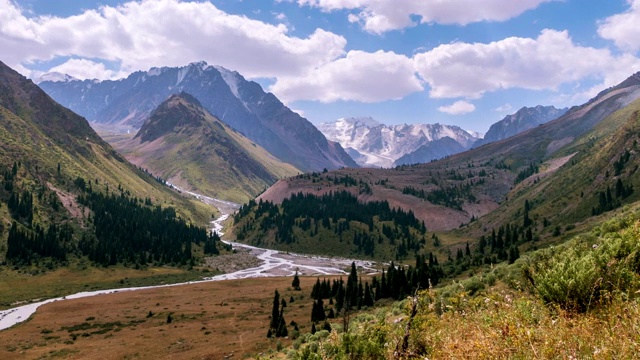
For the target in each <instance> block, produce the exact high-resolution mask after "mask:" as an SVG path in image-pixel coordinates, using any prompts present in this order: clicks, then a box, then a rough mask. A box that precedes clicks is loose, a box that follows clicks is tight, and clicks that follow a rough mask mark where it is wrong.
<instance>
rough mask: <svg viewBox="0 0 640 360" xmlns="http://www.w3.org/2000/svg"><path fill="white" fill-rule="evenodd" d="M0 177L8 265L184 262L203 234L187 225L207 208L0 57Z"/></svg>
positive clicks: (0, 239) (0, 225) (2, 241)
mask: <svg viewBox="0 0 640 360" xmlns="http://www.w3.org/2000/svg"><path fill="white" fill-rule="evenodd" d="M0 184H1V186H0V249H2V251H0V259H1V260H0V261H2V262H4V261H7V262H9V263H11V264H12V265H15V266H22V265H27V266H30V265H33V264H35V265H36V266H38V264H40V266H43V264H45V261H46V262H47V263H49V264H50V265H52V266H53V264H62V265H64V264H66V262H67V261H68V260H69V259H70V258H75V257H80V256H86V257H88V258H89V260H91V261H93V262H96V263H100V264H103V265H105V266H108V265H113V264H116V263H122V262H126V263H129V264H133V263H136V264H138V265H143V264H146V263H147V262H153V261H157V262H158V263H159V264H160V263H162V264H166V263H174V264H176V263H181V264H186V262H187V261H192V260H193V254H192V253H191V244H192V242H195V243H196V244H198V243H199V242H200V244H202V241H205V240H206V239H207V236H208V235H207V231H206V230H205V229H204V228H201V227H196V226H194V225H195V224H199V225H200V226H202V225H206V224H207V223H208V221H209V220H210V216H211V210H210V209H209V208H207V207H205V206H204V204H202V203H201V202H199V201H197V200H195V199H192V198H188V197H184V196H182V195H180V194H178V193H177V192H175V191H173V190H171V189H170V188H168V187H167V186H165V185H163V184H161V183H160V182H159V181H158V180H157V179H155V178H154V177H153V176H151V175H150V174H148V173H146V172H145V171H143V170H141V169H139V168H138V167H136V166H134V165H133V164H131V163H129V162H128V161H127V160H126V159H125V158H124V157H122V156H121V155H120V154H118V153H117V152H116V151H115V150H114V149H113V148H112V147H111V146H110V145H109V144H107V143H106V142H105V141H103V140H102V139H101V138H100V137H99V136H98V135H97V134H96V132H95V131H94V130H93V129H92V128H91V126H90V125H89V123H88V122H87V120H86V119H84V118H82V117H80V116H78V115H77V114H75V113H73V112H72V111H71V110H69V109H66V108H64V107H63V106H61V105H59V104H57V103H56V102H55V101H54V100H52V99H51V98H50V97H49V96H48V95H47V94H46V93H45V92H44V91H42V90H41V89H40V88H39V87H38V86H36V85H35V84H34V83H33V82H32V81H31V80H29V79H27V78H25V77H24V76H22V75H20V74H18V73H17V72H15V71H14V70H12V69H10V68H9V67H7V66H6V65H5V64H3V63H2V62H0ZM161 204H162V205H161ZM167 204H172V207H168V206H167ZM187 222H188V223H187ZM158 231H160V232H162V231H163V233H162V234H157V232H158ZM156 235H157V236H156ZM150 237H153V238H154V239H155V240H154V241H151V239H150ZM147 240H149V241H148V242H146V241H147ZM165 240H166V241H165Z"/></svg>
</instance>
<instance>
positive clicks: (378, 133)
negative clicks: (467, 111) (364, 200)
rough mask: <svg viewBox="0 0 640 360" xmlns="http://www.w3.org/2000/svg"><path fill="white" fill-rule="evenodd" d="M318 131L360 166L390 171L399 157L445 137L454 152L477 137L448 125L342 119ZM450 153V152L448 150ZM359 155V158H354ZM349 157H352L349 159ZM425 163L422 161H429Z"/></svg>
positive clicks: (466, 146) (369, 119) (466, 145)
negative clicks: (453, 145) (452, 143)
mask: <svg viewBox="0 0 640 360" xmlns="http://www.w3.org/2000/svg"><path fill="white" fill-rule="evenodd" d="M318 129H320V131H322V133H323V134H324V135H325V136H326V137H327V138H328V139H329V140H332V141H336V142H338V143H340V145H342V147H344V148H345V149H349V148H350V149H353V150H355V151H356V152H357V153H354V154H353V155H355V157H357V158H358V159H360V160H358V164H359V165H361V166H373V167H391V166H394V162H395V161H396V160H398V159H399V158H400V157H402V156H404V155H407V154H410V153H412V152H414V151H416V150H417V149H418V148H420V147H421V146H423V145H427V144H429V143H430V142H432V141H436V140H439V139H442V138H445V137H448V138H450V139H453V140H455V141H456V142H457V143H458V144H459V145H460V146H459V148H460V149H461V150H459V151H458V152H460V151H462V150H466V149H468V148H469V147H470V146H471V145H472V144H473V143H474V142H475V141H476V140H478V138H477V137H475V136H473V135H471V134H470V133H469V132H467V131H465V130H463V129H461V128H459V127H457V126H451V125H441V124H414V125H407V124H404V125H392V126H389V125H383V124H380V123H379V122H377V121H375V120H374V119H372V118H343V119H339V120H338V121H335V122H331V123H324V124H320V125H319V126H318ZM449 149H450V150H451V149H452V148H451V147H449ZM358 154H359V155H358ZM352 157H353V156H352ZM430 160H431V159H429V160H426V161H430Z"/></svg>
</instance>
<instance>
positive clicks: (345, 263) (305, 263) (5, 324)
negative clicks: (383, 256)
mask: <svg viewBox="0 0 640 360" xmlns="http://www.w3.org/2000/svg"><path fill="white" fill-rule="evenodd" d="M168 185H169V186H171V187H173V188H175V189H176V190H178V191H180V192H183V193H187V194H190V195H192V196H194V197H196V198H197V199H199V200H201V201H203V202H205V203H207V204H209V205H212V206H215V207H217V208H218V210H219V211H220V213H221V214H222V215H221V216H220V217H218V218H217V219H216V220H214V221H212V229H213V230H214V231H217V232H218V234H219V235H220V236H221V237H222V236H223V235H224V232H223V231H222V230H223V225H222V224H223V223H224V222H225V221H226V220H227V219H228V218H229V216H230V215H231V214H232V213H233V212H234V211H236V210H237V209H238V208H239V207H240V205H238V204H235V203H232V202H229V201H224V200H219V199H214V198H211V197H208V196H204V195H200V194H196V193H193V192H189V191H184V190H182V189H180V188H178V187H176V186H174V185H171V184H168ZM222 241H223V242H225V243H227V244H231V245H232V246H233V248H234V249H237V250H239V251H248V252H250V253H251V254H252V255H253V256H255V257H257V258H258V259H259V260H261V262H262V263H261V265H259V266H257V267H253V268H248V269H243V270H238V271H234V272H231V273H227V274H220V275H216V276H213V277H206V278H203V279H202V280H199V281H190V282H186V283H177V284H167V285H155V286H144V287H132V288H119V289H107V290H97V291H85V292H79V293H76V294H72V295H67V296H63V297H58V298H53V299H47V300H43V301H39V302H34V303H30V304H26V305H22V306H18V307H15V308H11V309H7V310H2V311H0V330H4V329H8V328H10V327H12V326H14V325H16V324H18V323H21V322H23V321H25V320H27V319H28V318H29V317H30V316H31V315H33V314H34V313H35V312H36V310H37V309H38V308H39V307H40V306H42V305H45V304H48V303H51V302H54V301H63V300H69V299H79V298H83V297H89V296H96V295H104V294H113V293H117V292H124V291H135V290H143V289H154V288H162V287H168V286H180V285H188V284H196V283H202V282H208V281H221V280H235V279H246V278H257V277H268V276H293V275H294V274H295V273H296V272H298V274H300V275H302V276H322V275H348V273H347V272H346V270H348V269H349V268H350V266H351V263H352V262H355V263H356V266H357V267H358V268H359V269H360V270H359V271H365V272H368V273H375V272H376V271H377V270H376V269H375V267H374V265H375V264H374V263H373V262H371V261H363V260H351V259H344V258H329V257H321V256H309V255H301V254H294V253H288V252H280V251H277V250H271V249H263V248H258V247H255V246H250V245H246V244H240V243H235V242H231V241H227V240H222Z"/></svg>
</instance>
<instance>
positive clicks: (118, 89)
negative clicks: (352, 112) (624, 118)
mask: <svg viewBox="0 0 640 360" xmlns="http://www.w3.org/2000/svg"><path fill="white" fill-rule="evenodd" d="M40 87H41V88H42V89H44V91H45V92H47V93H48V94H49V96H51V97H52V98H54V99H55V100H56V101H58V102H59V103H60V104H62V105H64V106H66V107H68V108H70V109H71V110H73V111H75V112H76V113H78V114H80V115H83V116H84V117H86V118H87V119H89V120H90V121H94V122H98V123H104V124H123V125H130V126H133V127H134V128H139V127H140V126H141V125H142V124H143V122H144V120H145V119H147V118H148V117H149V115H150V114H151V112H152V111H153V110H154V109H155V108H157V107H158V105H160V103H162V102H163V101H165V100H166V99H167V98H169V96H171V95H173V94H178V93H180V92H186V93H188V94H191V95H192V96H193V97H195V98H196V99H197V100H198V101H199V102H200V103H201V104H202V106H203V107H204V108H205V109H206V110H207V111H208V112H210V113H211V114H212V115H214V116H217V117H218V118H220V119H221V120H222V121H224V122H225V123H227V124H228V125H230V126H231V127H232V128H234V129H235V130H237V131H239V132H241V133H242V134H243V135H245V136H246V137H247V138H249V139H251V140H252V141H254V142H256V143H257V144H259V145H261V146H262V147H263V148H265V149H266V150H267V151H269V152H270V153H271V154H272V155H274V156H275V157H277V158H278V159H280V160H282V161H284V162H288V163H290V164H292V165H294V166H295V167H297V168H298V169H301V170H322V169H323V168H327V169H336V168H340V167H352V166H357V165H356V163H355V162H354V161H353V160H352V159H351V158H350V157H349V155H347V153H346V152H345V151H344V149H342V147H341V146H340V145H338V144H336V143H333V142H330V141H327V139H326V138H325V136H324V135H322V133H321V132H320V131H318V129H316V128H315V127H314V126H313V124H311V123H310V122H309V121H308V120H307V119H305V118H303V117H301V116H300V115H298V114H297V113H295V112H293V111H291V110H290V109H289V108H288V107H286V106H285V105H284V104H282V102H280V100H278V99H277V98H276V97H275V96H274V95H273V94H271V93H266V92H265V91H264V90H263V89H262V87H261V86H260V85H259V84H258V83H256V82H253V81H247V80H246V79H245V78H244V77H243V76H242V75H240V74H239V73H238V72H236V71H231V70H228V69H225V68H223V67H220V66H211V65H208V64H207V63H205V62H197V63H191V64H189V65H187V66H183V67H162V68H152V69H150V70H149V71H137V72H135V73H133V74H131V75H129V76H128V77H127V78H126V79H121V80H115V81H111V80H107V81H95V80H85V81H77V80H76V81H67V82H56V81H44V82H42V83H40Z"/></svg>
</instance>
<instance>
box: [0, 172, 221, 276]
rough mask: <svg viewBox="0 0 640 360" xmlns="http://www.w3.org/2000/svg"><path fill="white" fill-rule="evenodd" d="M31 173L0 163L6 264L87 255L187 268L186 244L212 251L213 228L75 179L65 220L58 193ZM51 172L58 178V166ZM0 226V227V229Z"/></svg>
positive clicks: (104, 261) (190, 254)
mask: <svg viewBox="0 0 640 360" xmlns="http://www.w3.org/2000/svg"><path fill="white" fill-rule="evenodd" d="M38 171H39V169H38V168H37V166H36V167H35V168H33V169H32V168H31V166H29V165H22V164H21V163H19V162H15V163H14V164H13V166H12V168H11V169H7V168H6V167H3V166H2V165H0V174H2V177H1V178H0V180H1V183H0V184H1V186H0V203H6V204H7V208H8V213H9V216H10V218H11V219H12V222H11V225H10V228H9V229H8V238H7V248H6V261H8V262H9V263H11V264H14V265H33V264H35V265H38V264H41V263H42V262H45V263H46V264H50V265H54V264H64V263H65V262H67V261H68V260H70V258H73V257H82V256H87V257H88V258H89V259H90V260H91V261H93V262H95V263H97V264H100V265H104V266H108V265H115V264H117V263H121V264H130V265H135V266H136V267H137V266H143V265H146V264H149V263H155V264H173V265H187V264H190V265H194V262H195V258H194V250H195V249H192V245H195V246H197V247H201V248H202V250H203V252H204V253H205V254H218V253H219V251H218V248H217V247H218V245H219V244H220V243H219V240H220V238H219V237H218V235H217V234H216V233H211V234H207V231H206V229H204V228H200V227H196V226H194V225H192V224H187V223H186V222H185V220H183V219H181V218H179V217H178V216H177V215H176V211H175V209H173V208H171V207H166V208H162V207H160V206H159V205H155V206H154V205H153V203H152V202H151V199H149V198H147V199H139V198H137V197H132V196H131V195H130V193H129V191H124V190H123V189H122V188H121V187H120V186H118V189H109V186H108V185H106V184H101V183H99V182H98V180H95V181H88V180H85V179H83V178H81V177H78V178H76V179H75V181H73V184H72V185H71V188H73V191H74V193H76V194H79V195H78V196H77V198H76V199H73V200H71V199H67V201H71V202H72V203H74V205H71V206H75V207H76V208H77V211H78V213H77V214H75V217H72V218H70V217H69V212H68V211H67V210H66V209H65V208H64V207H63V204H62V202H61V200H60V198H59V195H58V194H57V193H56V191H53V190H51V189H50V188H49V187H48V186H47V185H46V184H45V183H43V182H42V180H41V177H39V176H38ZM56 176H58V177H59V178H60V179H57V180H58V181H64V180H63V179H62V178H63V175H61V174H60V169H59V167H58V174H57V175H56ZM94 188H99V189H100V190H95V191H94ZM68 195H69V197H73V196H72V195H71V194H68ZM1 210H2V209H1V208H0V211H1ZM4 226H5V225H4V224H0V233H4V231H5V230H4V229H3V227H4Z"/></svg>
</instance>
